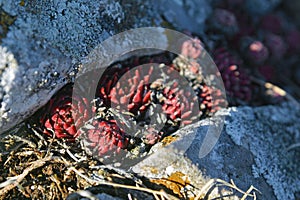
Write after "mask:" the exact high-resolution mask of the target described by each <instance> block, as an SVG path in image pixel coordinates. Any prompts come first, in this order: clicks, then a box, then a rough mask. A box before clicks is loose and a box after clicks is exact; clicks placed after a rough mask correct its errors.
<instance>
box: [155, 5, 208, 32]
mask: <svg viewBox="0 0 300 200" xmlns="http://www.w3.org/2000/svg"><path fill="white" fill-rule="evenodd" d="M152 1H153V2H154V5H156V9H157V11H158V12H159V13H160V14H161V15H162V16H164V18H165V19H166V20H167V22H168V23H170V24H171V25H172V26H174V27H175V28H176V29H177V30H180V31H191V32H193V33H198V34H203V30H204V24H205V20H206V18H207V17H208V16H209V15H210V13H211V12H212V8H211V5H210V2H211V0H208V1H207V0H171V1H169V0H162V1H154V0H152Z"/></svg>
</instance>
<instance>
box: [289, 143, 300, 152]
mask: <svg viewBox="0 0 300 200" xmlns="http://www.w3.org/2000/svg"><path fill="white" fill-rule="evenodd" d="M299 147H300V143H296V144H292V145H291V146H289V147H288V148H287V151H290V150H292V149H296V148H299Z"/></svg>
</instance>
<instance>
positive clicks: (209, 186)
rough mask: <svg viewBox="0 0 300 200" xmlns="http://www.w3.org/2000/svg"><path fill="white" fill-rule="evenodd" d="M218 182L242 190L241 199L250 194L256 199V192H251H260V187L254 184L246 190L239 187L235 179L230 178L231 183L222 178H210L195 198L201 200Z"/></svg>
mask: <svg viewBox="0 0 300 200" xmlns="http://www.w3.org/2000/svg"><path fill="white" fill-rule="evenodd" d="M217 183H221V184H223V185H224V186H227V187H230V188H232V189H235V190H236V191H238V192H240V193H241V194H243V197H242V199H241V200H244V199H246V197H248V196H250V197H253V198H254V199H256V195H255V193H253V194H250V192H251V191H253V190H256V191H258V192H259V193H260V191H259V190H258V189H256V188H255V187H254V186H253V185H251V186H250V188H249V189H248V190H247V191H246V192H244V191H243V190H241V189H239V188H238V187H237V186H236V185H235V183H234V182H233V180H230V183H228V182H226V181H224V180H221V179H211V180H209V181H208V182H207V183H206V184H205V185H204V186H203V187H202V189H201V190H200V192H199V194H198V195H197V196H196V198H195V200H199V199H200V198H201V196H202V195H204V194H205V192H206V191H207V190H208V189H209V188H211V187H212V186H214V185H216V184H217Z"/></svg>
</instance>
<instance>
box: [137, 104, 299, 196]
mask: <svg viewBox="0 0 300 200" xmlns="http://www.w3.org/2000/svg"><path fill="white" fill-rule="evenodd" d="M299 110H300V107H299V105H298V104H294V103H293V104H292V103H286V104H283V105H280V106H264V107H257V108H250V107H239V108H230V109H228V110H223V111H220V112H219V113H218V115H219V116H225V117H226V121H225V127H224V129H223V131H222V134H221V135H220V138H219V140H218V142H217V144H216V145H215V146H214V148H213V150H212V151H211V152H210V153H209V154H208V155H207V156H205V157H203V158H200V157H199V150H200V148H201V146H202V143H203V138H204V136H205V135H207V130H208V129H209V127H211V126H213V123H211V120H209V119H206V120H204V121H200V122H198V123H197V124H194V125H192V126H188V127H186V128H184V129H182V130H180V131H179V132H178V134H179V135H182V136H183V137H186V136H188V137H189V136H192V138H193V141H192V142H191V144H190V146H189V148H188V150H187V151H186V152H185V154H184V156H183V153H179V152H178V149H180V147H178V146H179V145H180V142H182V141H183V142H184V140H181V141H180V140H179V141H178V142H179V143H177V144H176V142H175V145H173V146H172V144H171V145H170V146H172V147H171V148H169V147H164V148H161V147H160V148H159V147H158V148H157V149H158V150H157V151H156V152H155V153H154V154H153V155H151V156H149V157H148V158H147V159H145V160H143V161H142V162H141V163H139V164H137V165H136V166H134V167H133V168H132V169H133V171H135V172H137V173H140V174H143V175H145V176H148V177H166V176H167V175H168V171H170V169H172V170H173V171H180V172H183V173H185V174H188V176H189V177H193V178H192V179H193V180H192V181H191V182H192V183H196V182H197V181H198V186H199V185H200V186H201V185H203V184H204V183H205V182H207V181H208V180H209V177H210V178H220V179H223V180H225V181H228V182H229V181H230V180H231V179H232V180H233V181H234V182H235V184H236V185H237V186H238V187H239V188H240V189H242V190H244V191H246V190H247V189H248V188H249V187H250V186H251V185H253V186H254V187H256V188H257V189H258V190H259V191H260V192H261V194H258V193H256V195H257V197H258V199H276V198H277V199H295V196H294V195H296V193H297V192H299V191H300V162H299V157H300V149H291V150H288V147H289V146H291V145H292V144H293V143H296V142H299V134H300V133H299V132H300V131H299V130H300V123H299V117H300V114H299ZM195 165H197V166H198V168H199V170H196V169H195V167H194V166H195ZM153 168H154V169H156V170H154V171H158V172H159V173H156V174H153V173H152V172H151V171H153ZM204 177H206V179H205V178H204ZM199 182H200V183H199Z"/></svg>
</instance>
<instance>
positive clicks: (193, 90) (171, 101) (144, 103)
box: [39, 39, 226, 157]
mask: <svg viewBox="0 0 300 200" xmlns="http://www.w3.org/2000/svg"><path fill="white" fill-rule="evenodd" d="M201 52H202V45H201V42H200V40H198V39H193V40H190V41H185V42H184V43H183V45H182V54H181V55H179V56H177V57H176V56H174V55H173V54H170V53H163V54H160V55H154V56H144V57H132V58H129V59H127V60H124V61H121V62H118V63H115V64H112V65H111V66H109V67H108V68H107V69H106V70H105V72H104V73H103V75H102V76H101V77H99V79H98V80H96V81H98V82H97V91H96V92H95V99H94V100H92V101H89V100H87V99H86V98H84V97H80V95H77V94H74V93H73V94H72V89H73V87H72V85H71V84H69V85H67V86H65V87H64V88H63V89H61V90H60V91H59V92H58V93H56V94H55V95H54V96H53V97H52V98H51V100H50V101H49V103H48V104H47V105H45V106H44V107H43V108H42V110H41V112H40V113H43V115H42V117H40V119H39V124H40V128H41V130H42V132H43V133H45V134H46V135H48V136H51V137H56V138H64V139H67V140H68V141H74V140H76V139H79V140H81V142H82V141H83V142H82V144H83V145H84V147H85V148H86V149H88V150H89V152H90V153H91V154H93V155H96V156H99V157H109V156H111V155H115V154H116V153H120V152H121V150H122V149H123V150H126V151H125V152H130V151H131V150H135V149H136V148H139V147H141V146H142V147H143V151H147V149H149V148H150V147H151V146H152V145H154V144H155V143H157V142H158V141H160V140H161V139H163V138H164V137H165V136H168V135H170V134H172V133H174V132H175V131H176V130H178V128H180V127H182V126H184V125H187V124H191V123H193V122H195V121H197V120H199V119H201V118H205V117H208V116H211V115H212V114H213V113H215V112H216V111H217V110H218V109H220V108H222V107H224V106H225V105H226V100H225V95H224V94H223V93H222V92H221V90H219V89H218V88H216V87H215V86H211V85H208V84H206V83H205V77H204V76H203V75H202V73H201V67H200V66H199V64H198V63H197V62H196V60H195V58H197V57H198V56H199V55H200V54H201ZM94 82H95V80H94ZM73 92H74V91H73ZM122 152H124V151H122Z"/></svg>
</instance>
